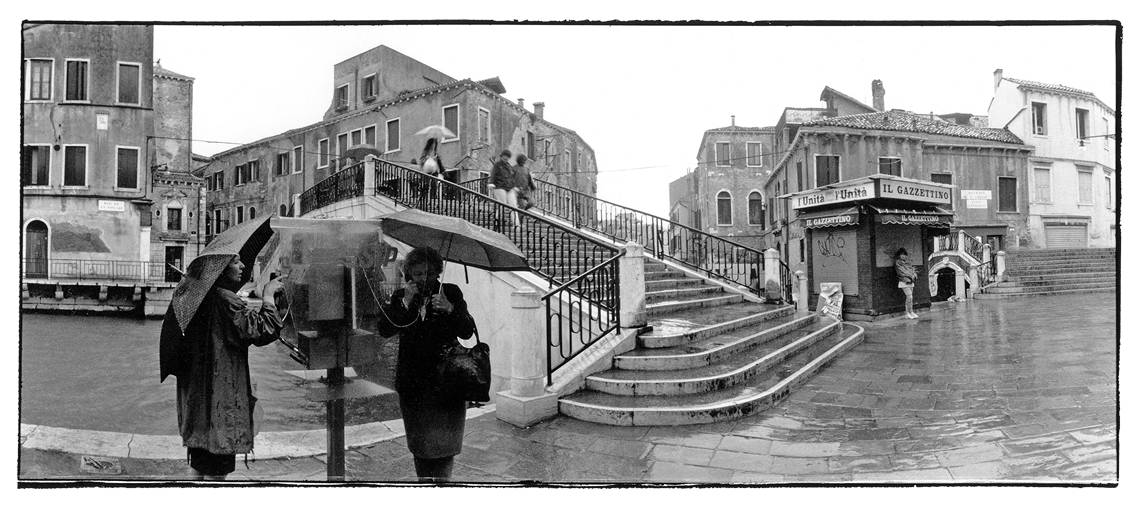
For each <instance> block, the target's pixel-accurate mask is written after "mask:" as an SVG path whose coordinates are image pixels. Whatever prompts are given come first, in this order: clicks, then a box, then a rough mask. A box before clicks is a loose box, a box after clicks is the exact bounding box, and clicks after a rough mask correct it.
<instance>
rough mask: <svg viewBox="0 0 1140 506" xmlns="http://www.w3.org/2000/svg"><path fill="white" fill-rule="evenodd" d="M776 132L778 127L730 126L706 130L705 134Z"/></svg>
mask: <svg viewBox="0 0 1140 506" xmlns="http://www.w3.org/2000/svg"><path fill="white" fill-rule="evenodd" d="M775 131H776V127H770V126H767V127H746V126H736V125H730V126H725V127H720V128H711V129H709V130H705V133H712V132H715V133H736V132H740V133H765V132H768V133H771V132H775Z"/></svg>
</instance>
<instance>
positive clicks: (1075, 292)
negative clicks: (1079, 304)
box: [974, 286, 1116, 300]
mask: <svg viewBox="0 0 1140 506" xmlns="http://www.w3.org/2000/svg"><path fill="white" fill-rule="evenodd" d="M989 290H990V289H988V288H987V289H986V291H985V292H982V293H979V294H976V295H974V298H975V299H983V300H984V299H1005V298H1009V297H1035V296H1044V295H1083V294H1087V293H1102V292H1115V291H1116V286H1113V287H1111V288H1081V289H1075V290H1055V291H1051V292H1014V293H990V291H989Z"/></svg>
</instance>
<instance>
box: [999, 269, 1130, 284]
mask: <svg viewBox="0 0 1140 506" xmlns="http://www.w3.org/2000/svg"><path fill="white" fill-rule="evenodd" d="M1117 277H1118V274H1117V273H1116V271H1109V272H1064V273H1059V274H1041V273H1033V272H1031V273H1026V274H1019V275H1017V276H1011V275H1009V271H1006V280H1007V281H1021V282H1030V283H1031V282H1037V281H1046V282H1048V281H1054V280H1055V281H1064V280H1069V279H1088V280H1093V279H1097V280H1099V279H1105V278H1111V279H1116V278H1117Z"/></svg>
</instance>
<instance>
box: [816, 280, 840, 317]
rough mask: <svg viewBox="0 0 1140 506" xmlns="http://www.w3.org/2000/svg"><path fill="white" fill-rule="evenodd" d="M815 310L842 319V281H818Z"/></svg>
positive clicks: (822, 314)
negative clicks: (817, 298)
mask: <svg viewBox="0 0 1140 506" xmlns="http://www.w3.org/2000/svg"><path fill="white" fill-rule="evenodd" d="M816 312H817V313H819V315H820V316H830V317H832V318H835V319H836V320H839V321H843V283H820V284H819V303H818V304H816Z"/></svg>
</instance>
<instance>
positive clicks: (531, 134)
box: [526, 130, 534, 160]
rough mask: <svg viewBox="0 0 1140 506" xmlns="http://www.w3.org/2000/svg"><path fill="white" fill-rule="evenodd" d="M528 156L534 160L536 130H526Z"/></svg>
mask: <svg viewBox="0 0 1140 506" xmlns="http://www.w3.org/2000/svg"><path fill="white" fill-rule="evenodd" d="M526 157H527V158H530V159H531V160H534V132H531V131H529V130H528V131H527V132H526Z"/></svg>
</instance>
